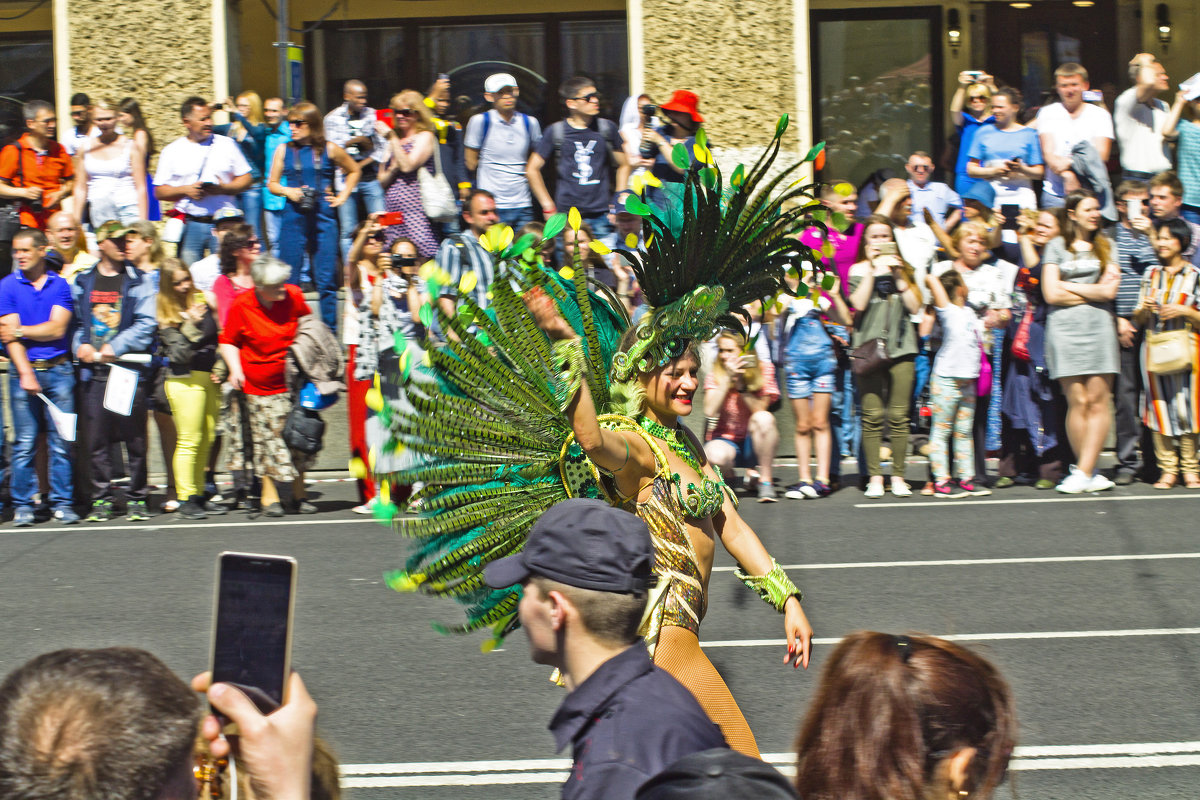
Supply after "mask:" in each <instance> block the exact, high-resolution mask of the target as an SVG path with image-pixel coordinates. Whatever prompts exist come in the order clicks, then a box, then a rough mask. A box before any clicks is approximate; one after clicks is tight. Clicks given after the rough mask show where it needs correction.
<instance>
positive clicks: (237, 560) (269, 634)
mask: <svg viewBox="0 0 1200 800" xmlns="http://www.w3.org/2000/svg"><path fill="white" fill-rule="evenodd" d="M295 597H296V559H294V558H291V557H289V556H270V555H258V554H255V553H233V552H229V551H226V552H223V553H221V554H220V555H218V556H217V587H216V592H215V596H214V599H213V634H212V659H211V665H212V679H213V683H229V684H232V685H234V686H236V687H237V688H239V689H241V690H242V691H243V692H244V693H245V694H246V696H247V697H249V698H250V699H251V700H252V701H253V702H254V705H256V706H258V710H259V711H261V712H262V713H264V714H269V713H271V712H272V711H274V710H275V709H276V708H278V707H279V706H281V705H283V704H284V703H285V702H287V679H288V675H289V674H290V672H291V656H292V613H293V610H294V607H295ZM212 711H213V714H215V715H216V717H217V719H218V720H219V721H220V723H221V727H222V729H223V730H225V732H226V733H231V734H235V733H237V731H236V729H235V728H236V726H232V725H231V724H230V722H229V720H228V719H226V718H225V717H224V716H223V715H221V714H220V713H218V712H217V711H216V709H213V710H212Z"/></svg>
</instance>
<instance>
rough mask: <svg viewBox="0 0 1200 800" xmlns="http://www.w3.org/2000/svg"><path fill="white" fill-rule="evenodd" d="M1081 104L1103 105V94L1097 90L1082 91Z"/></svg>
mask: <svg viewBox="0 0 1200 800" xmlns="http://www.w3.org/2000/svg"><path fill="white" fill-rule="evenodd" d="M1083 102H1085V103H1103V102H1104V92H1102V91H1100V90H1099V89H1084V90H1083Z"/></svg>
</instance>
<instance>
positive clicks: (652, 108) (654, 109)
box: [642, 103, 658, 117]
mask: <svg viewBox="0 0 1200 800" xmlns="http://www.w3.org/2000/svg"><path fill="white" fill-rule="evenodd" d="M642 113H643V114H644V115H646V116H647V117H653V116H654V115H655V114H657V113H658V106H656V105H654V104H653V103H646V105H644V106H642Z"/></svg>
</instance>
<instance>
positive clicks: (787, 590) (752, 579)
mask: <svg viewBox="0 0 1200 800" xmlns="http://www.w3.org/2000/svg"><path fill="white" fill-rule="evenodd" d="M734 575H737V577H738V578H739V579H740V580H741V581H742V583H744V584H746V585H747V586H749V587H750V588H751V589H753V590H754V593H755V594H757V595H758V596H759V597H761V598H762V599H763V600H766V601H767V602H768V603H769V604H770V605H771V606H773V607H774V608H775V610H776V611H778V612H779V613H781V614H782V613H783V608H784V606H785V605H786V604H787V601H788V598H789V597H795V598H796V599H797V600H799V601H801V602H803V600H804V594H803V592H801V591H800V590H799V589H797V588H796V584H794V583H792V579H791V578H789V577H788V576H787V573H786V572H784V571H783V567H781V566H779V563H778V562H777V561H776V560H775V559H773V558H772V559H771V571H770V572H768V573H767V574H766V575H747V574H746V573H745V572H742V570H741V568H740V567H739V568H738V569H737V570H735V571H734Z"/></svg>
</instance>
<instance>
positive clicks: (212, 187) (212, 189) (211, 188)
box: [200, 181, 220, 194]
mask: <svg viewBox="0 0 1200 800" xmlns="http://www.w3.org/2000/svg"><path fill="white" fill-rule="evenodd" d="M219 186H220V184H217V183H213V182H212V181H205V182H204V183H202V184H200V188H201V189H203V190H204V191H205V193H207V194H215V193H216V191H217V189H218V188H219Z"/></svg>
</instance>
